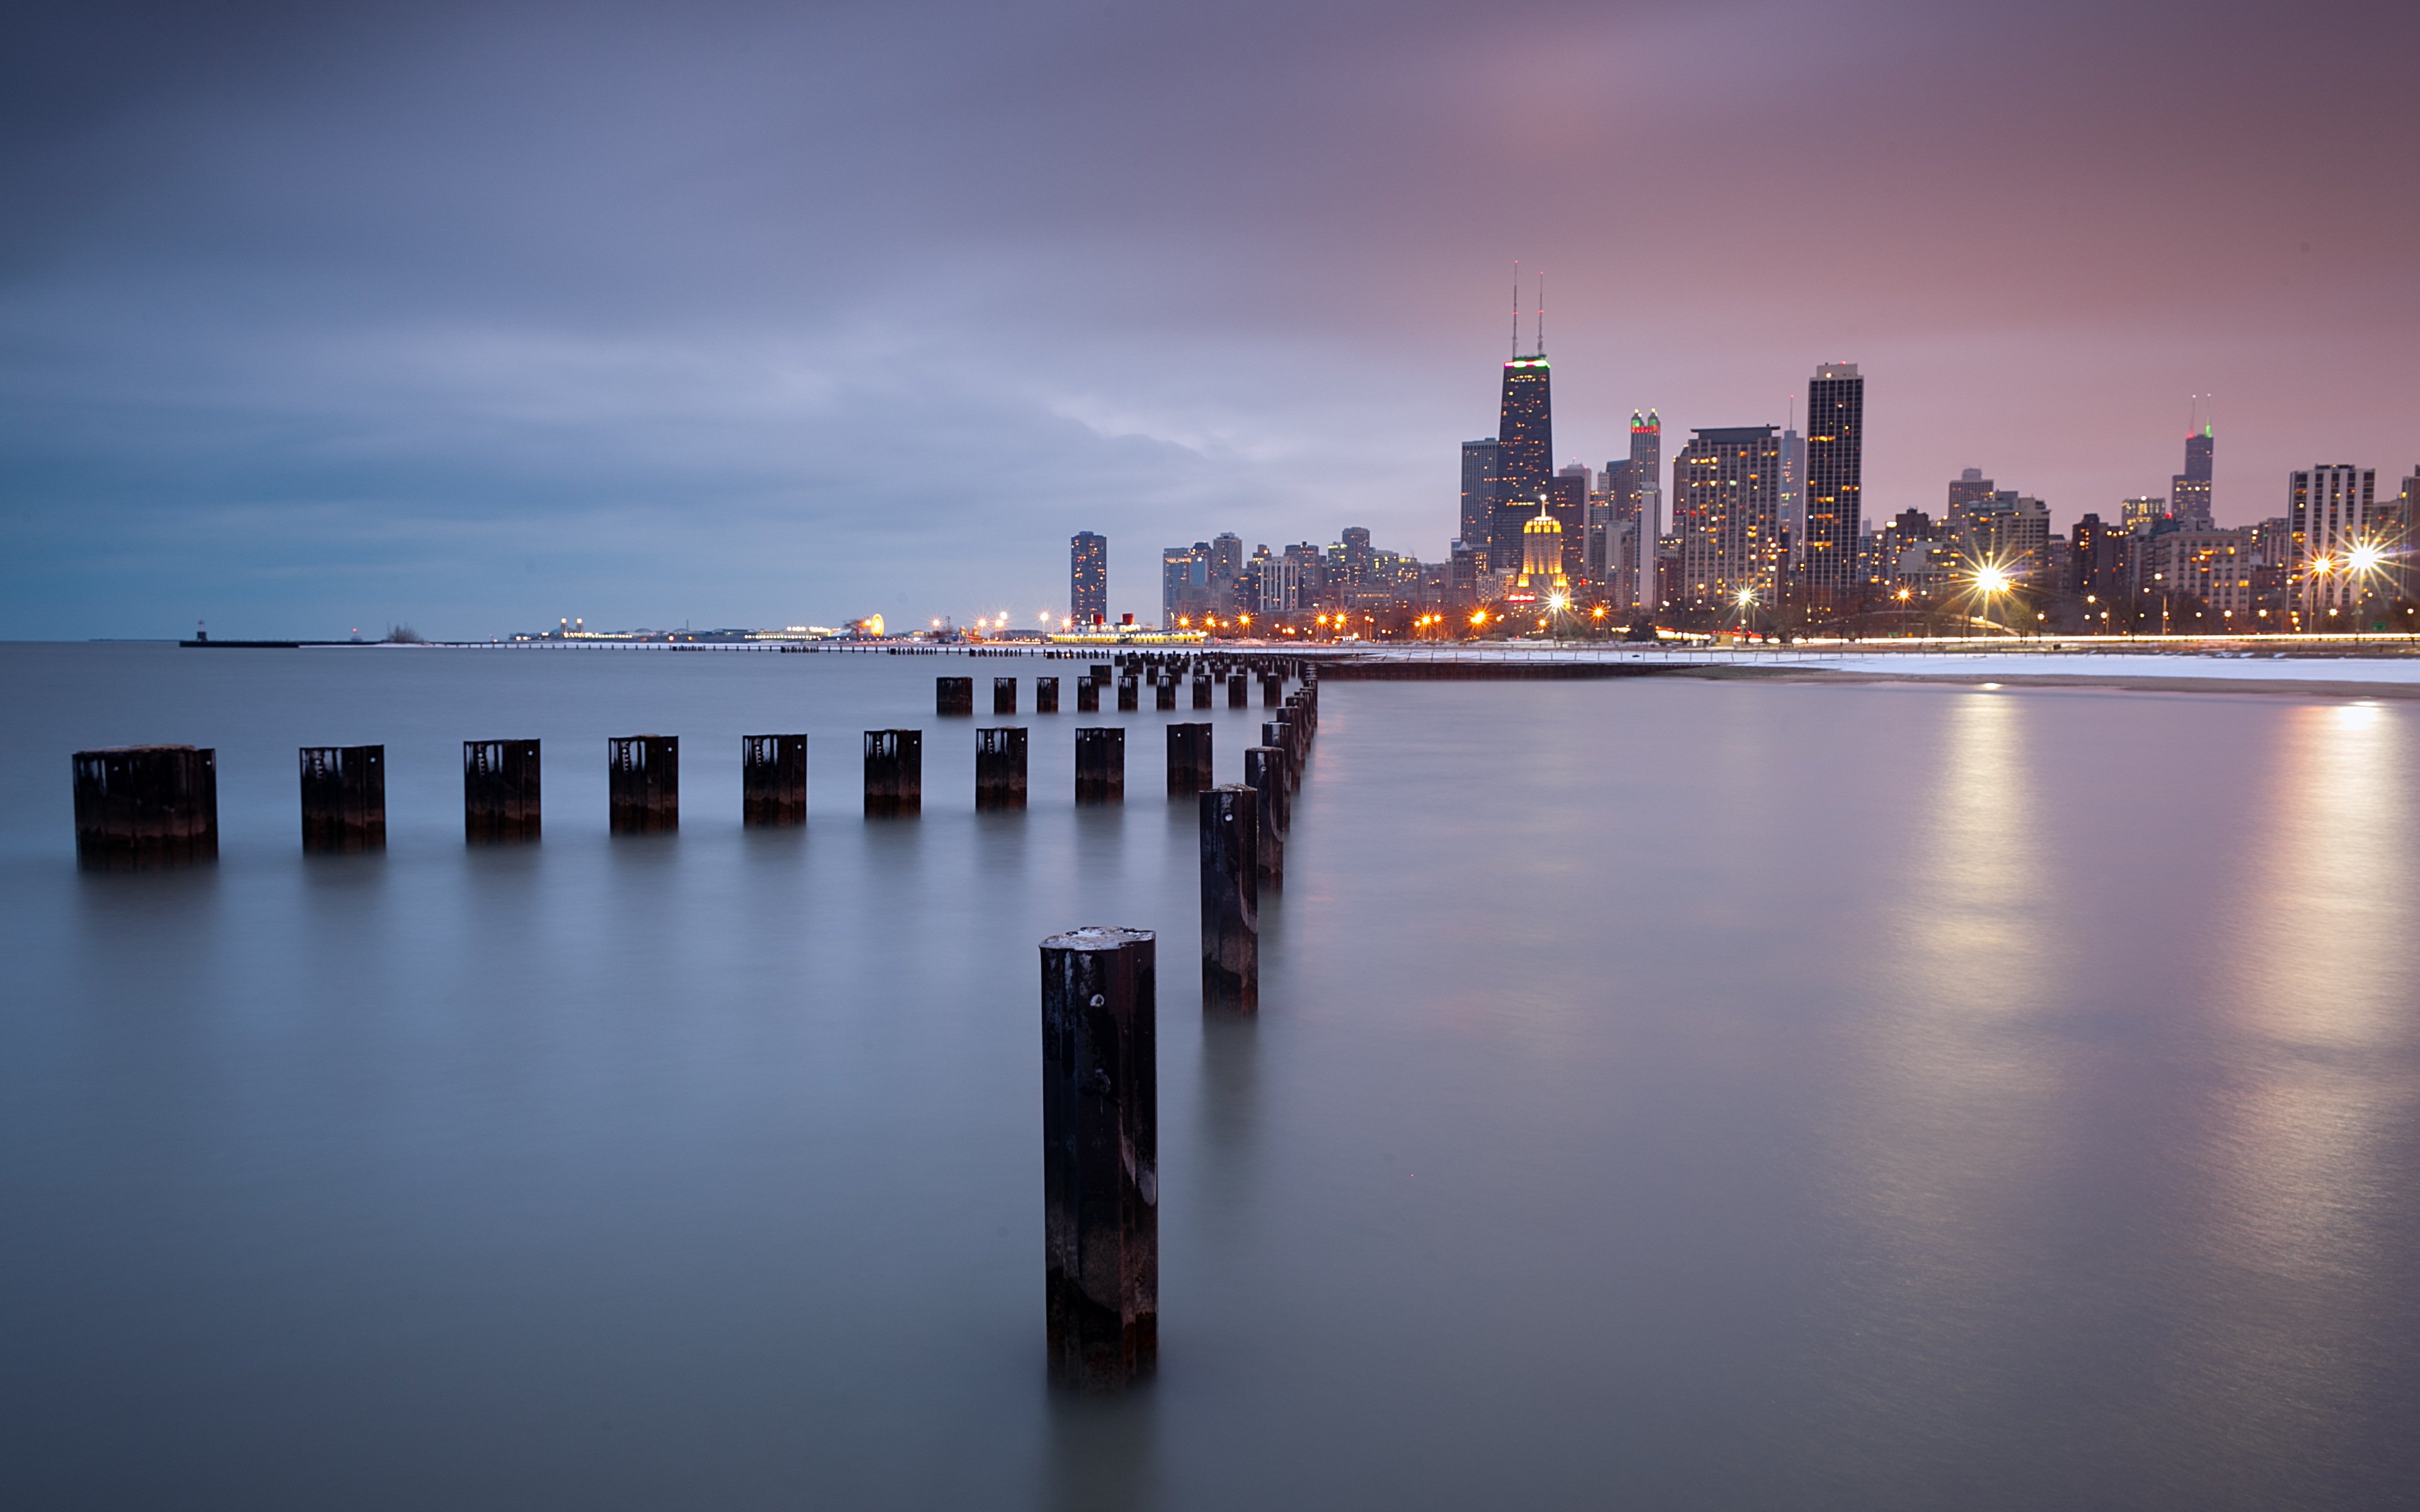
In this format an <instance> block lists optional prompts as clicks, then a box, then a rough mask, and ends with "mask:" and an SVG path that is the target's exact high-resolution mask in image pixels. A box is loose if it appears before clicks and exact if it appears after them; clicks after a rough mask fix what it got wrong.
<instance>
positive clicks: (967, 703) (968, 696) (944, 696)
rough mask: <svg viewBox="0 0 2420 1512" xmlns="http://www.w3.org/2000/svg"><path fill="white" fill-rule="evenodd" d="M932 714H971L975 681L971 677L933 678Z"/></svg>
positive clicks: (973, 708)
mask: <svg viewBox="0 0 2420 1512" xmlns="http://www.w3.org/2000/svg"><path fill="white" fill-rule="evenodd" d="M933 712H934V713H935V714H941V715H950V714H966V715H971V714H973V713H974V712H975V680H974V679H973V678H971V677H936V678H934V679H933Z"/></svg>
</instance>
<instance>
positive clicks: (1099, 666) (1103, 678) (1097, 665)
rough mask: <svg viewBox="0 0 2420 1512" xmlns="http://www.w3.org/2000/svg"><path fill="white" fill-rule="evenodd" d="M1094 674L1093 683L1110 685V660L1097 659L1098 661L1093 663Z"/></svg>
mask: <svg viewBox="0 0 2420 1512" xmlns="http://www.w3.org/2000/svg"><path fill="white" fill-rule="evenodd" d="M1092 676H1093V684H1094V687H1109V663H1108V662H1106V661H1096V662H1094V663H1093V673H1092Z"/></svg>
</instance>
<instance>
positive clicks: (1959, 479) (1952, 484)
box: [1941, 468, 1999, 540]
mask: <svg viewBox="0 0 2420 1512" xmlns="http://www.w3.org/2000/svg"><path fill="white" fill-rule="evenodd" d="M1998 487H1999V485H1997V484H1995V483H1993V481H1992V480H1991V479H1989V478H1987V477H1985V476H1983V470H1982V469H1981V468H1968V469H1966V470H1965V471H1962V472H1961V473H1959V474H1958V476H1956V477H1954V478H1952V479H1950V480H1949V508H1948V510H1947V513H1945V514H1944V515H1943V516H1942V517H1941V523H1942V529H1943V530H1945V531H1946V532H1948V535H1949V537H1950V539H1952V540H1956V539H1957V538H1958V537H1959V536H1961V535H1962V534H1964V533H1965V531H1966V522H1967V520H1968V519H1969V518H1971V517H1973V516H1974V513H1975V506H1976V505H1978V504H1980V503H1982V502H1984V501H1986V500H1988V499H1990V498H1991V497H1992V495H1993V492H1994V491H1996V490H1997V488H1998Z"/></svg>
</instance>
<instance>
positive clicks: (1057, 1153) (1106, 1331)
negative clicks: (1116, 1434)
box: [1042, 677, 1319, 1393]
mask: <svg viewBox="0 0 2420 1512" xmlns="http://www.w3.org/2000/svg"><path fill="white" fill-rule="evenodd" d="M1282 709H1283V714H1282V716H1281V717H1280V718H1277V719H1274V720H1271V721H1269V722H1268V723H1266V724H1264V726H1262V743H1261V744H1260V745H1258V746H1255V747H1253V748H1251V749H1249V750H1248V751H1246V752H1245V753H1244V772H1245V780H1244V781H1243V782H1242V783H1236V784H1229V785H1226V786H1205V787H1203V788H1202V790H1201V793H1200V797H1199V800H1198V801H1199V802H1200V804H1201V843H1202V867H1201V871H1202V1008H1203V1010H1204V1011H1207V1012H1213V1013H1218V1012H1247V1013H1248V1012H1251V1011H1255V1010H1256V1009H1257V1008H1258V1007H1259V1004H1260V887H1261V885H1262V884H1263V883H1264V882H1268V883H1272V884H1275V883H1278V882H1279V881H1280V879H1281V877H1282V874H1283V869H1284V861H1283V855H1284V851H1283V847H1284V835H1285V831H1286V828H1287V822H1288V820H1289V818H1290V816H1291V806H1290V795H1291V794H1292V793H1293V792H1294V791H1295V790H1296V789H1297V788H1298V787H1299V785H1300V782H1301V769H1302V762H1303V758H1304V757H1305V756H1307V755H1308V754H1309V753H1310V750H1311V741H1312V740H1313V739H1314V738H1315V737H1316V736H1317V734H1318V732H1319V687H1318V684H1317V682H1316V681H1315V680H1314V679H1311V678H1308V677H1307V678H1305V680H1304V683H1303V686H1302V687H1301V688H1300V690H1298V691H1297V692H1295V693H1293V694H1291V695H1288V696H1287V698H1286V700H1285V702H1284V703H1283V705H1282ZM1183 728H1186V727H1184V726H1171V741H1170V747H1169V751H1170V756H1169V761H1170V784H1171V789H1172V788H1173V787H1174V784H1175V781H1176V752H1177V748H1178V743H1177V740H1176V738H1175V736H1174V731H1175V730H1178V729H1183ZM1197 728H1202V729H1203V730H1205V731H1206V729H1207V727H1206V726H1202V727H1197ZM1206 744H1207V743H1206V740H1205V742H1204V745H1205V748H1206ZM1157 949H1158V944H1157V938H1156V935H1155V934H1154V933H1153V932H1152V931H1149V930H1140V929H1121V928H1105V927H1092V928H1085V929H1078V930H1071V931H1069V932H1068V933H1064V934H1054V935H1052V936H1051V937H1050V938H1048V939H1047V940H1044V941H1043V942H1042V1153H1043V1159H1042V1172H1043V1175H1042V1204H1043V1296H1044V1304H1043V1311H1044V1317H1045V1333H1046V1335H1047V1357H1048V1361H1049V1374H1050V1380H1051V1381H1052V1383H1053V1384H1055V1385H1060V1386H1065V1387H1070V1388H1073V1389H1076V1390H1078V1391H1084V1392H1090V1393H1115V1392H1121V1391H1124V1390H1125V1389H1126V1388H1127V1387H1129V1386H1131V1385H1133V1384H1135V1383H1137V1382H1139V1381H1142V1380H1144V1379H1145V1378H1147V1377H1149V1376H1150V1375H1151V1374H1152V1373H1153V1372H1154V1371H1155V1370H1156V1368H1157V1366H1158V1363H1159V1089H1158V1072H1157V1065H1156V1059H1155V1054H1156V1050H1155V1046H1156V1037H1157V1021H1158V998H1157Z"/></svg>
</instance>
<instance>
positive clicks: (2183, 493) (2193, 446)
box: [2168, 421, 2218, 531]
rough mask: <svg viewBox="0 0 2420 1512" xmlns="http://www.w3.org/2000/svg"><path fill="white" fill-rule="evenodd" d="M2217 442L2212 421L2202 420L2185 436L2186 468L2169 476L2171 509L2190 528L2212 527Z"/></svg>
mask: <svg viewBox="0 0 2420 1512" xmlns="http://www.w3.org/2000/svg"><path fill="white" fill-rule="evenodd" d="M2217 446H2218V442H2217V440H2215V439H2214V438H2213V437H2212V436H2211V428H2210V423H2209V422H2208V421H2204V422H2202V424H2199V425H2198V426H2196V427H2195V429H2194V431H2193V433H2192V434H2191V435H2189V436H2187V437H2186V438H2185V470H2184V471H2182V472H2180V473H2178V474H2177V475H2176V476H2175V477H2173V478H2171V479H2169V480H2168V500H2169V504H2168V512H2169V513H2170V514H2172V515H2174V516H2176V517H2177V518H2178V519H2179V520H2180V521H2182V522H2183V524H2184V528H2185V529H2187V530H2189V531H2206V530H2209V529H2211V513H2210V478H2211V461H2212V459H2213V454H2214V452H2215V451H2216V449H2217Z"/></svg>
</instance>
